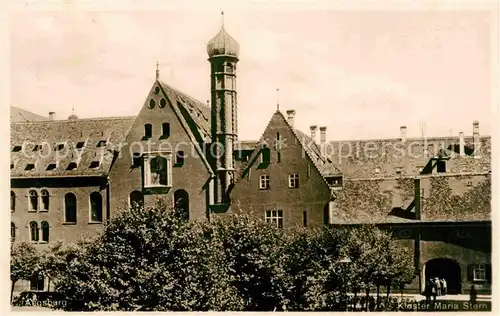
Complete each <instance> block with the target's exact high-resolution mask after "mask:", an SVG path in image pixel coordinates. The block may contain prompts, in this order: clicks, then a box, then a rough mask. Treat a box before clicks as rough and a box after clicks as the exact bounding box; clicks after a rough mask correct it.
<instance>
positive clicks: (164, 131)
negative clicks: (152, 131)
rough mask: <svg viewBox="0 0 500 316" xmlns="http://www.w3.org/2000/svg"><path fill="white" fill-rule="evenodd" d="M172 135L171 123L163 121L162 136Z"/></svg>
mask: <svg viewBox="0 0 500 316" xmlns="http://www.w3.org/2000/svg"><path fill="white" fill-rule="evenodd" d="M169 136H170V124H169V123H163V124H161V137H162V138H168V137H169Z"/></svg>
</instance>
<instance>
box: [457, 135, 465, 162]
mask: <svg viewBox="0 0 500 316" xmlns="http://www.w3.org/2000/svg"><path fill="white" fill-rule="evenodd" d="M458 135H459V142H460V143H459V144H460V156H465V141H464V133H463V132H460V133H459V134H458Z"/></svg>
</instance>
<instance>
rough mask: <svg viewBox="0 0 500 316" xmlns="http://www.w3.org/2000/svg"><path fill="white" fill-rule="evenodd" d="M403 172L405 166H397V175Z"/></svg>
mask: <svg viewBox="0 0 500 316" xmlns="http://www.w3.org/2000/svg"><path fill="white" fill-rule="evenodd" d="M401 173H403V168H401V167H396V174H397V175H401Z"/></svg>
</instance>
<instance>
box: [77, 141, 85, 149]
mask: <svg viewBox="0 0 500 316" xmlns="http://www.w3.org/2000/svg"><path fill="white" fill-rule="evenodd" d="M84 145H85V142H78V143H77V144H76V148H78V149H82V148H83V146H84Z"/></svg>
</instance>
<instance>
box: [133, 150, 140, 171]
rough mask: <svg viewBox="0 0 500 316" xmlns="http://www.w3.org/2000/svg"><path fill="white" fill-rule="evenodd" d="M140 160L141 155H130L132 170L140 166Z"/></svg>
mask: <svg viewBox="0 0 500 316" xmlns="http://www.w3.org/2000/svg"><path fill="white" fill-rule="evenodd" d="M141 158H142V155H141V153H137V152H135V153H133V154H132V167H133V168H137V167H140V166H141Z"/></svg>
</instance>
